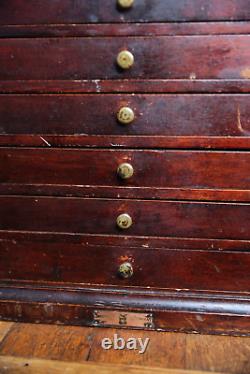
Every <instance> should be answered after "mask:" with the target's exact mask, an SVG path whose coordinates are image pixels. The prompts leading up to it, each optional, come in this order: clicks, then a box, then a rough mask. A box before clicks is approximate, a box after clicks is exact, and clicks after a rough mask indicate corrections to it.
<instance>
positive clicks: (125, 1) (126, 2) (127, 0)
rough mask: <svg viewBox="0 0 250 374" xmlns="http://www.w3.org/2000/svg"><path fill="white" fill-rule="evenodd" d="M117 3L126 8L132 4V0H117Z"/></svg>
mask: <svg viewBox="0 0 250 374" xmlns="http://www.w3.org/2000/svg"><path fill="white" fill-rule="evenodd" d="M117 4H118V6H119V7H120V8H123V9H128V8H131V7H132V5H133V4H134V0H117Z"/></svg>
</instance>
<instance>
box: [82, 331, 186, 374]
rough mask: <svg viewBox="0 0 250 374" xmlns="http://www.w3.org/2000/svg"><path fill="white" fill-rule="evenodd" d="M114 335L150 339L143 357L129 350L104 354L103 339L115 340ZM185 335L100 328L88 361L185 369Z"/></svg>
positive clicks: (111, 351) (110, 351)
mask: <svg viewBox="0 0 250 374" xmlns="http://www.w3.org/2000/svg"><path fill="white" fill-rule="evenodd" d="M114 334H118V336H119V337H122V338H124V339H126V340H127V339H129V338H137V339H138V338H142V339H143V340H145V339H146V338H149V339H150V341H149V344H148V348H147V350H146V352H145V353H144V354H139V353H138V351H132V350H131V351H128V350H121V351H119V350H114V349H110V350H103V349H102V348H101V341H102V339H103V338H106V337H107V338H111V339H112V340H113V339H114ZM186 338H187V335H185V334H174V333H173V334H172V333H157V332H155V331H138V330H122V329H117V330H115V329H105V328H101V329H98V330H97V331H96V334H95V336H94V341H93V345H92V349H91V352H90V355H89V360H90V361H94V362H103V363H117V364H119V363H120V364H128V365H133V364H134V365H144V366H150V365H151V366H159V367H165V368H166V367H167V368H176V369H177V368H185V347H186Z"/></svg>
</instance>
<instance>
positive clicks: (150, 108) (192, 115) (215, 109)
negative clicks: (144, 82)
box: [0, 73, 250, 147]
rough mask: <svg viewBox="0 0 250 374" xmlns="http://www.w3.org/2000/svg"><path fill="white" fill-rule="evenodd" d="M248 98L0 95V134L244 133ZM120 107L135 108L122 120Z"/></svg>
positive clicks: (249, 129) (247, 130) (248, 123)
mask: <svg viewBox="0 0 250 374" xmlns="http://www.w3.org/2000/svg"><path fill="white" fill-rule="evenodd" d="M0 74H1V73H0ZM249 101H250V95H248V94H246V95H205V94H204V95H181V94H179V95H139V94H138V95H112V94H106V95H101V94H100V95H93V94H92V95H0V118H1V123H0V134H3V135H7V134H10V135H11V134H24V135H25V134H41V135H43V134H45V135H46V134H49V135H56V134H58V135H77V134H78V135H83V137H84V136H86V135H119V136H123V137H124V138H125V137H126V136H130V135H144V136H147V135H150V137H149V138H148V140H147V139H145V141H146V142H147V141H152V135H153V136H156V135H159V136H166V137H167V136H182V137H192V136H198V137H202V136H203V137H217V138H218V137H249V134H250V121H249V118H250V105H249ZM123 107H128V108H130V109H132V110H133V112H134V120H133V121H132V122H131V123H130V124H127V125H124V124H121V123H120V122H119V121H118V119H117V113H118V112H119V111H120V109H121V108H123ZM124 141H125V142H126V139H124ZM138 141H139V139H138ZM72 142H73V144H74V141H73V140H72ZM45 144H46V143H45ZM114 145H115V144H114ZM118 145H119V144H118ZM145 145H146V144H145ZM155 146H156V147H157V145H155Z"/></svg>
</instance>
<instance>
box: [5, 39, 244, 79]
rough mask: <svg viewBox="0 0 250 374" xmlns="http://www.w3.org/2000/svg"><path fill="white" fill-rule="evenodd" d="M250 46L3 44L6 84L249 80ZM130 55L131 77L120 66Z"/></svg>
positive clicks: (212, 42) (225, 42)
mask: <svg viewBox="0 0 250 374" xmlns="http://www.w3.org/2000/svg"><path fill="white" fill-rule="evenodd" d="M249 42H250V35H207V36H204V35H201V36H161V37H158V36H155V37H144V38H140V37H115V38H106V37H95V38H91V37H89V38H40V39H37V38H9V39H8V38H3V39H0V48H1V55H0V64H1V70H0V80H68V79H69V80H79V79H131V78H134V79H135V78H136V79H139V78H140V79H189V78H190V77H191V78H192V79H230V80H231V79H249V76H250V72H249V57H250V51H249V47H248V46H249ZM124 49H128V50H129V51H130V52H132V53H133V55H134V59H135V63H134V65H133V67H132V68H131V69H128V70H126V71H122V70H121V69H120V68H119V67H118V66H117V64H116V58H117V55H118V53H119V52H120V51H121V50H124ZM44 51H46V53H44ZM72 57H74V58H72ZM180 60H181V62H182V63H181V64H180V63H179V61H180ZM145 61H146V63H145ZM104 62H105V63H104Z"/></svg>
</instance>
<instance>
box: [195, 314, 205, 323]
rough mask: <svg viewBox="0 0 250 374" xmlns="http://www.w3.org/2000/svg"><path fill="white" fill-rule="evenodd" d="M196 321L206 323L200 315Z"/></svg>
mask: <svg viewBox="0 0 250 374" xmlns="http://www.w3.org/2000/svg"><path fill="white" fill-rule="evenodd" d="M196 319H197V321H200V322H204V321H205V319H204V318H203V317H202V316H200V315H197V316H196Z"/></svg>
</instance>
